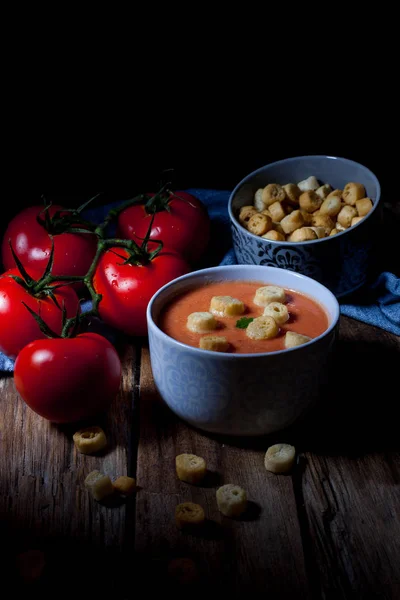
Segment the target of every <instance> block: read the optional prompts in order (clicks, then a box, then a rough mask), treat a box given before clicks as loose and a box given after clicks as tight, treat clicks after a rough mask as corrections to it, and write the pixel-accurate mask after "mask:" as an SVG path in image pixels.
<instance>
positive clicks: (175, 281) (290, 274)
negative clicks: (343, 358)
mask: <svg viewBox="0 0 400 600" xmlns="http://www.w3.org/2000/svg"><path fill="white" fill-rule="evenodd" d="M243 268H245V269H246V270H247V269H248V270H250V271H253V270H254V272H262V273H264V274H265V273H267V272H269V271H271V270H272V269H273V270H274V272H276V271H278V272H284V273H285V275H287V276H288V277H293V279H295V280H296V279H302V280H306V281H312V283H313V285H316V286H317V287H320V288H321V289H323V290H324V292H325V293H326V294H328V296H330V298H331V300H332V303H333V305H334V313H335V314H334V316H333V318H332V322H331V324H330V325H329V327H327V329H326V330H325V331H323V332H322V333H321V334H320V335H318V336H317V337H315V338H312V339H311V340H310V341H309V342H306V343H305V344H301V345H300V346H294V347H293V348H284V349H283V350H274V351H272V352H252V353H232V352H215V351H212V350H204V349H203V348H196V347H195V346H190V345H189V344H185V343H183V342H180V341H178V340H175V339H174V338H172V337H171V336H169V335H167V334H166V333H164V332H163V331H162V330H161V329H160V327H159V326H158V325H157V323H156V322H155V320H154V319H153V316H152V309H153V306H154V303H155V302H156V301H157V299H158V298H159V296H161V295H162V294H163V293H165V291H167V290H168V289H169V288H173V287H174V286H175V285H177V284H178V283H180V282H181V281H185V280H190V279H192V278H193V277H196V276H199V277H201V276H207V275H211V274H215V273H217V272H218V271H220V270H222V269H224V270H228V271H232V272H234V271H235V270H236V269H238V270H239V269H243ZM260 269H262V271H260ZM248 281H250V280H248ZM253 281H257V277H255V278H254V279H253ZM286 289H293V290H294V291H296V288H295V287H293V288H286ZM182 291H183V290H182ZM298 293H300V294H301V293H302V292H298ZM304 295H307V294H304ZM309 297H310V298H311V299H312V300H314V302H317V303H318V304H320V305H321V307H322V308H323V310H324V311H325V313H326V312H327V311H326V308H325V306H324V305H323V303H322V302H319V301H318V300H316V299H315V298H314V297H313V296H311V295H310V296H309ZM328 318H329V317H328ZM339 318H340V304H339V302H338V300H337V298H336V296H335V295H334V294H333V293H332V292H331V291H330V290H329V288H327V287H326V286H325V285H323V284H322V283H320V282H319V281H317V280H316V279H313V278H312V277H308V276H307V275H303V274H302V273H296V272H294V271H288V270H287V269H282V268H280V267H266V266H263V265H242V264H238V265H216V266H214V267H207V268H205V269H198V270H195V271H191V272H190V273H187V274H186V275H181V276H180V277H177V278H175V279H173V280H172V281H170V282H168V283H166V284H165V285H163V286H162V287H161V288H160V289H159V290H157V292H155V294H153V296H152V298H151V299H150V301H149V303H148V305H147V309H146V320H147V324H148V329H149V330H150V329H151V328H152V327H154V328H155V329H156V331H157V334H158V335H160V336H161V338H162V339H164V340H165V341H169V342H170V343H172V344H173V345H175V346H177V347H178V348H181V349H184V350H187V351H189V352H193V353H195V354H198V353H199V352H200V356H205V357H206V356H208V357H213V358H215V359H217V360H218V358H225V359H228V360H240V359H249V358H252V357H268V356H278V355H281V354H287V353H290V352H296V351H298V350H301V349H302V348H305V347H309V346H311V345H312V344H314V343H316V342H318V341H320V340H321V339H323V338H324V337H327V336H328V335H329V334H330V333H331V331H333V330H334V329H335V327H336V326H337V325H338V323H339Z"/></svg>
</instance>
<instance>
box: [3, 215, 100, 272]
mask: <svg viewBox="0 0 400 600" xmlns="http://www.w3.org/2000/svg"><path fill="white" fill-rule="evenodd" d="M59 210H62V207H61V206H51V207H50V209H49V214H50V216H53V215H54V213H55V212H56V211H59ZM41 211H43V207H41V206H30V207H29V208H26V209H24V210H23V211H21V212H20V213H18V214H17V215H16V216H15V217H14V218H13V219H12V220H11V221H10V223H9V224H8V227H7V229H6V232H5V234H4V238H3V244H2V249H1V255H2V261H3V266H4V269H12V268H13V267H15V261H14V258H13V256H12V254H11V250H10V247H9V243H8V241H9V240H11V245H12V247H13V250H14V252H15V254H16V255H17V256H18V258H19V260H20V261H21V263H22V264H23V266H24V267H26V268H28V267H30V268H32V269H34V270H35V271H38V272H39V273H40V274H42V273H43V272H44V271H45V269H46V266H47V263H48V260H49V256H50V252H51V237H50V236H49V233H48V232H47V231H46V229H45V227H44V226H43V225H41V224H40V223H38V221H37V217H38V216H39V215H40V213H41ZM40 217H41V218H43V214H42V215H40ZM53 240H54V264H53V270H52V274H53V275H73V276H75V275H86V273H87V272H88V270H89V267H90V265H91V264H92V261H93V258H94V255H95V253H96V248H97V240H96V236H94V235H92V234H90V233H89V234H86V233H60V234H57V235H54V237H53Z"/></svg>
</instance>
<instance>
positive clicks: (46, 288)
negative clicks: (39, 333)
mask: <svg viewBox="0 0 400 600" xmlns="http://www.w3.org/2000/svg"><path fill="white" fill-rule="evenodd" d="M51 242H52V243H51V251H50V256H49V260H48V263H47V265H46V269H45V271H44V273H43V275H42V276H41V277H40V278H39V279H34V278H33V277H31V275H29V273H28V272H27V271H26V269H25V267H24V266H23V264H22V263H21V261H20V259H19V258H18V256H17V255H16V253H15V251H14V248H13V247H12V244H11V240H8V244H9V246H10V250H11V254H12V255H13V258H14V261H15V264H16V267H17V269H18V271H19V275H8V277H10V278H11V279H14V281H15V282H16V283H18V284H19V285H20V286H22V287H23V288H24V289H25V290H26V291H27V292H28V293H29V294H30V295H31V296H35V297H38V298H40V297H43V296H49V297H50V298H51V299H52V300H53V302H54V304H55V305H56V306H57V307H58V308H59V309H60V310H61V306H60V305H59V303H58V301H57V298H56V296H55V294H54V292H55V290H57V289H58V288H60V287H64V286H66V285H70V284H71V283H74V282H75V281H82V280H83V277H79V276H74V277H73V276H59V277H54V276H53V275H52V274H51V272H52V269H53V263H54V243H53V238H52V239H51ZM60 281H64V283H59V282H60Z"/></svg>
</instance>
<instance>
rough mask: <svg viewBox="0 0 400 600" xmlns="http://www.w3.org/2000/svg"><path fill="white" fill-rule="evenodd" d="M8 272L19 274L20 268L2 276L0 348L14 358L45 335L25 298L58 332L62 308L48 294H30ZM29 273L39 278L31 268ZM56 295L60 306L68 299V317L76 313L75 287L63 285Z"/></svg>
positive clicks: (0, 277) (0, 289)
mask: <svg viewBox="0 0 400 600" xmlns="http://www.w3.org/2000/svg"><path fill="white" fill-rule="evenodd" d="M9 275H18V276H20V273H19V271H18V269H10V270H9V271H6V273H4V274H3V275H1V276H0V351H1V352H3V353H4V354H6V355H7V356H9V357H10V358H15V357H16V356H17V354H18V352H19V351H20V350H22V348H23V347H24V346H26V345H27V344H29V343H30V342H33V340H38V339H43V338H45V337H46V336H45V335H44V333H42V332H41V331H40V329H39V325H38V324H37V322H36V321H35V319H34V317H33V316H32V315H31V314H30V312H29V311H28V309H27V308H26V307H25V306H24V305H23V304H22V302H25V304H26V305H27V306H29V308H31V309H32V310H33V311H34V312H35V313H36V314H39V315H40V316H41V317H42V319H43V321H45V323H46V324H47V325H48V326H49V327H50V329H52V330H53V331H54V333H58V334H59V335H60V334H61V330H62V311H61V310H60V308H59V307H58V306H57V305H56V304H55V302H54V300H52V299H51V298H50V297H49V296H45V295H43V294H41V295H38V296H33V295H31V294H30V293H29V292H28V291H27V290H26V289H25V288H24V287H23V286H22V285H20V284H19V283H17V282H16V281H15V280H14V279H13V278H12V277H9ZM29 275H31V276H32V277H35V279H38V278H39V275H36V276H35V275H34V272H33V271H32V270H29ZM54 285H55V284H54ZM54 296H55V298H56V299H57V302H58V304H59V305H60V307H61V308H62V306H63V303H65V308H66V310H67V317H68V318H69V317H74V316H75V315H76V313H77V310H78V307H79V298H78V296H77V294H76V292H75V291H74V290H73V289H72V288H70V287H69V286H63V287H60V288H58V289H56V290H55V291H54Z"/></svg>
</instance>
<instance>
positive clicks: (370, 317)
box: [0, 189, 400, 372]
mask: <svg viewBox="0 0 400 600" xmlns="http://www.w3.org/2000/svg"><path fill="white" fill-rule="evenodd" d="M187 191H188V192H189V193H192V194H193V195H194V196H197V198H199V199H200V200H201V201H202V202H203V203H204V204H205V205H206V206H207V209H208V212H209V215H210V218H211V243H210V247H209V249H208V251H207V253H206V255H205V257H204V258H203V260H202V262H201V264H200V265H199V268H203V267H207V266H214V265H217V264H221V265H233V264H237V260H236V256H235V253H234V251H233V248H232V247H231V246H232V238H231V230H230V221H229V215H228V209H227V207H228V199H229V196H230V193H231V192H230V191H225V190H207V189H188V190H187ZM114 205H115V204H107V205H105V206H101V207H98V208H91V209H88V210H86V211H85V213H84V216H85V217H86V218H87V219H89V220H91V221H93V222H96V223H101V221H102V220H103V219H104V217H105V215H106V214H107V213H108V211H109V210H110V208H112V207H113V206H114ZM110 234H113V231H112V230H111V231H110ZM362 298H363V300H362V303H361V302H360V301H358V302H357V303H354V304H353V303H348V304H346V303H342V304H341V306H340V310H341V314H343V315H346V316H348V317H352V318H353V319H357V320H358V321H362V322H364V323H368V324H370V325H375V326H376V327H380V328H381V329H384V330H386V331H389V332H391V333H394V334H396V335H400V279H399V278H397V277H396V276H395V275H394V274H393V273H388V272H383V273H381V274H380V275H379V277H378V278H377V280H376V281H375V282H374V283H373V285H371V286H370V287H369V288H368V289H367V290H365V291H364V292H363V296H362ZM89 308H90V302H85V303H83V305H82V310H88V309H89ZM94 327H95V328H96V329H97V331H101V332H102V333H104V332H105V335H106V336H107V337H108V338H109V339H111V340H112V339H113V332H112V330H110V329H107V328H104V326H103V324H101V323H97V324H96V323H95V324H94ZM13 368H14V361H12V360H10V359H9V358H7V357H6V356H4V355H3V354H1V353H0V372H1V371H3V372H4V371H5V372H7V371H8V372H12V370H13Z"/></svg>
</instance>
